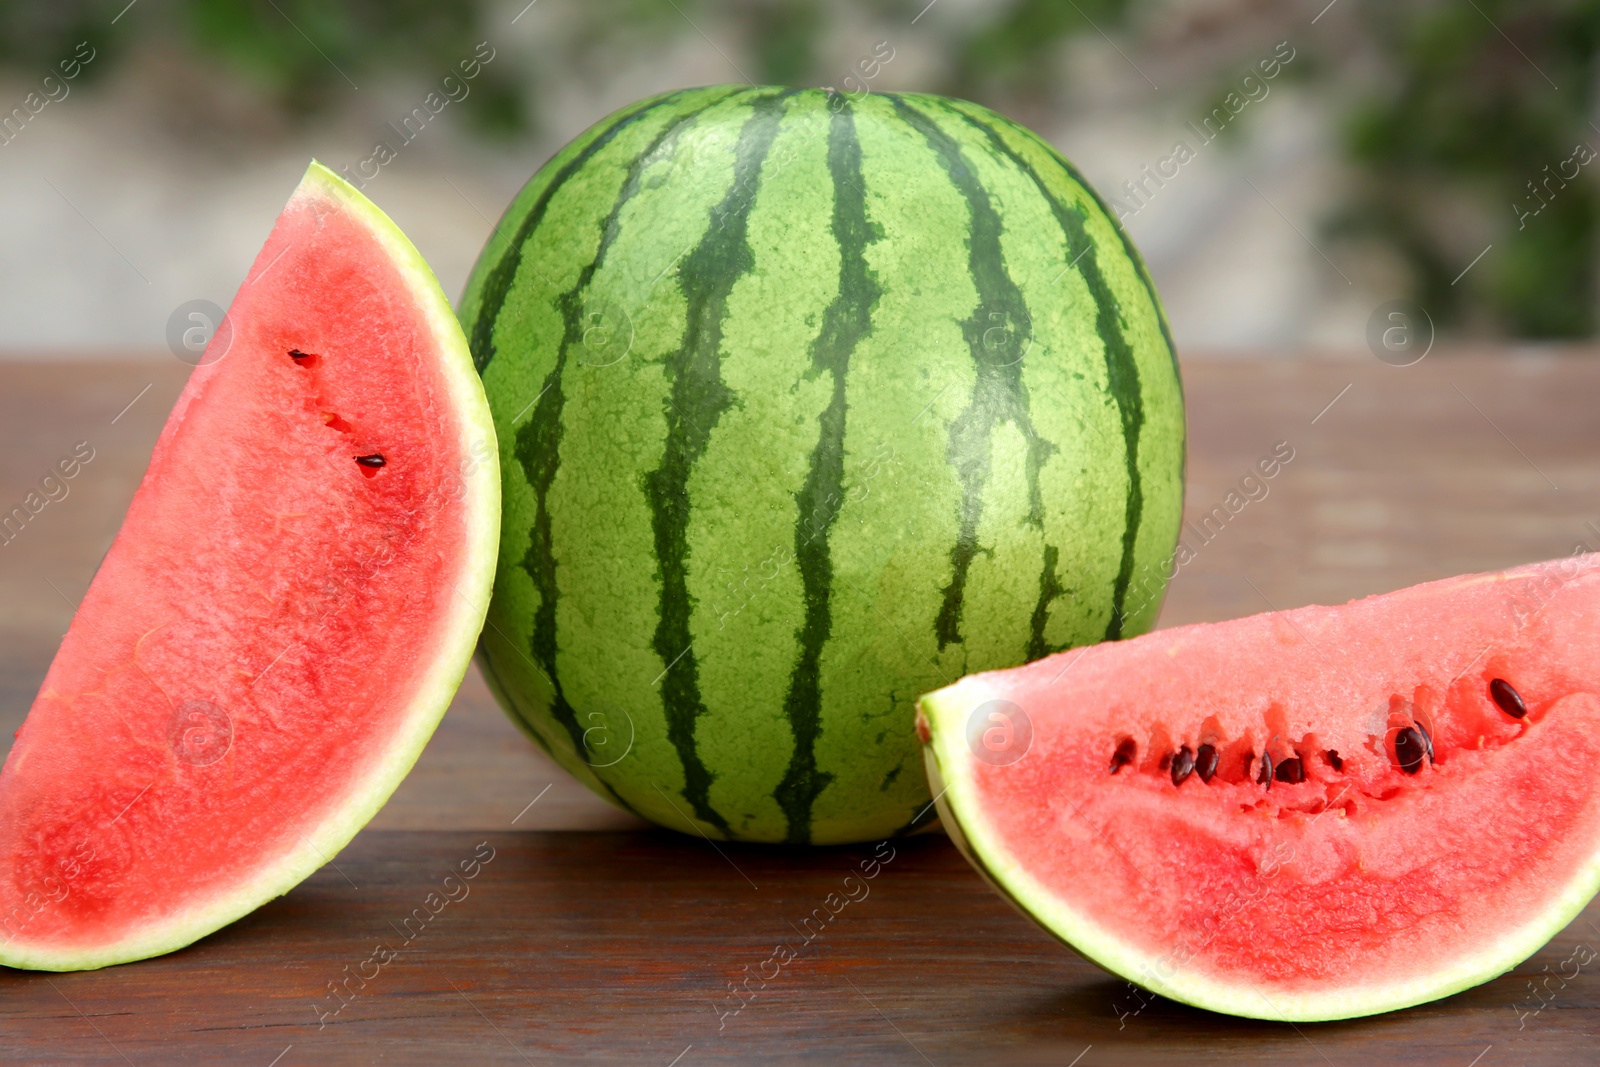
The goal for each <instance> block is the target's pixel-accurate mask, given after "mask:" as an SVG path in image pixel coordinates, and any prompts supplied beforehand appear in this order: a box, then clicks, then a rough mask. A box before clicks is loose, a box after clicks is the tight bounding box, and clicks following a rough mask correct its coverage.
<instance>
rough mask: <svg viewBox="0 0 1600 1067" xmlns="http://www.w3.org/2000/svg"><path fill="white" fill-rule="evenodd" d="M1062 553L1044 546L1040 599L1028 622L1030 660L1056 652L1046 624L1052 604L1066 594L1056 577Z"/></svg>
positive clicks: (1040, 575)
mask: <svg viewBox="0 0 1600 1067" xmlns="http://www.w3.org/2000/svg"><path fill="white" fill-rule="evenodd" d="M1060 558H1061V552H1060V550H1059V549H1057V548H1056V546H1055V545H1045V546H1044V566H1043V568H1042V569H1041V570H1040V572H1039V599H1038V600H1037V601H1035V602H1034V605H1033V617H1032V618H1031V619H1029V620H1028V659H1030V660H1036V659H1043V658H1044V657H1045V656H1048V655H1049V654H1050V653H1052V652H1054V651H1056V650H1055V649H1054V648H1051V647H1050V643H1049V642H1048V641H1046V640H1045V636H1044V627H1045V623H1047V622H1049V621H1050V602H1051V601H1053V600H1055V598H1056V597H1058V596H1060V595H1061V594H1062V593H1064V592H1066V590H1065V589H1064V588H1062V586H1061V579H1060V578H1058V577H1056V562H1057V560H1059V559H1060Z"/></svg>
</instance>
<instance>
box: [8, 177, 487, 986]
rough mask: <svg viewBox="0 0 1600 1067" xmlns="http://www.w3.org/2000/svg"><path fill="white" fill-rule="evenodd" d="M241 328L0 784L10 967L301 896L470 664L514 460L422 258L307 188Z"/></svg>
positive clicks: (98, 578)
mask: <svg viewBox="0 0 1600 1067" xmlns="http://www.w3.org/2000/svg"><path fill="white" fill-rule="evenodd" d="M228 318H229V323H230V325H231V339H230V331H227V330H223V331H219V332H218V335H217V338H216V339H214V340H213V342H212V348H211V349H209V350H208V351H207V353H206V356H205V358H204V359H202V361H201V363H200V365H199V366H198V367H197V368H196V369H195V371H194V372H193V374H192V375H191V376H190V379H189V381H188V384H187V385H186V387H185V388H184V391H183V393H182V395H181V396H180V397H179V399H178V402H177V405H176V407H175V408H174V410H173V412H172V415H171V416H170V418H169V419H168V421H167V424H166V427H165V429H164V430H163V431H162V434H161V437H160V439H159V440H158V441H157V443H156V446H155V450H154V453H153V455H152V457H151V460H150V466H149V469H148V471H147V472H146V474H145V477H144V481H143V483H142V484H141V485H140V487H139V490H138V492H137V494H136V495H135V496H134V498H133V502H132V504H131V505H130V507H129V509H128V514H127V517H126V519H125V520H124V522H123V525H122V529H121V531H120V532H119V533H118V535H117V538H116V540H115V542H114V543H113V545H112V547H111V550H110V552H109V553H108V554H107V555H106V558H105V560H104V562H103V563H102V564H101V566H100V569H99V571H98V573H97V574H96V575H95V577H94V581H93V582H92V583H91V585H90V586H89V590H88V592H87V593H86V594H85V595H84V598H83V602H82V604H81V605H80V607H79V609H78V612H77V614H76V616H75V617H74V619H73V621H72V626H71V628H70V629H69V631H68V632H67V635H66V637H65V638H64V640H63V642H62V645H61V648H60V651H59V652H58V653H57V654H56V658H55V661H54V662H53V663H52V664H51V666H50V670H49V673H48V674H47V675H46V676H45V679H44V683H43V686H42V687H41V689H40V692H39V695H38V697H37V699H36V700H35V702H34V705H33V708H32V709H31V711H30V712H29V714H28V718H27V721H26V722H25V723H24V724H23V726H22V729H21V730H20V731H19V732H18V734H17V739H16V742H15V745H14V746H13V748H12V750H11V754H10V757H9V758H8V759H7V761H6V764H5V767H4V770H3V771H0V963H4V964H6V965H9V966H13V967H30V968H40V969H50V970H72V969H83V968H92V967H101V966H105V965H107V964H113V963H120V962H124V961H127V960H133V959H139V958H142V957H146V956H151V955H156V954H159V953H162V952H167V951H170V950H172V949H175V948H178V947H181V946H183V945H186V944H188V943H190V942H191V941H193V940H195V939H196V938H198V937H201V936H203V935H205V934H207V933H210V932H211V931H213V930H215V929H217V928H218V927H220V926H222V925H224V924H225V923H228V922H230V921H232V920H233V919H236V918H238V917H239V916H241V915H244V914H245V913H247V912H249V911H251V910H252V909H254V908H255V907H257V906H258V905H260V904H261V903H263V902H264V901H266V900H269V899H270V898H272V897H274V896H278V895H280V894H282V893H284V892H286V891H288V890H289V889H290V888H291V887H292V886H294V885H295V884H296V883H298V882H299V881H301V880H302V879H304V878H305V877H306V876H307V875H309V874H310V873H311V872H312V871H314V870H316V869H317V868H318V867H320V866H322V865H323V864H324V863H326V862H327V861H328V859H329V858H330V857H332V856H333V855H334V854H335V853H337V852H338V851H339V850H340V849H341V848H342V847H343V846H344V845H345V844H346V842H348V841H349V839H350V838H351V837H352V836H354V834H355V833H356V831H357V830H359V829H360V828H361V826H363V825H364V824H365V823H366V822H367V820H368V819H370V818H371V817H372V815H373V814H374V813H375V812H376V811H377V810H378V808H379V807H381V806H382V804H383V802H384V801H385V800H386V799H387V798H388V796H389V794H390V793H391V792H392V791H393V790H394V788H395V786H396V785H397V784H398V783H399V781H400V779H401V778H402V777H403V776H404V774H405V772H406V771H407V770H408V769H409V768H410V766H411V765H412V763H413V762H414V761H415V760H416V758H417V756H418V754H419V753H420V752H421V749H422V747H423V745H424V744H425V743H426V741H427V739H428V737H429V736H430V735H431V733H432V731H433V729H434V727H435V725H436V724H437V723H438V721H439V718H440V716H441V715H442V714H443V713H444V710H445V708H446V707H447V706H448V704H449V702H450V699H451V697H452V695H453V694H454V692H455V690H456V687H457V686H458V684H459V683H460V680H461V677H462V674H463V673H464V671H465V669H466V666H467V663H468V661H469V658H470V656H471V653H472V649H473V645H474V642H475V640H476V637H477V633H478V629H479V627H480V626H481V624H482V619H483V613H484V610H485V607H486V605H487V601H488V597H489V592H490V586H491V582H492V577H493V571H494V563H495V552H496V546H497V543H498V542H497V538H498V523H499V475H498V470H497V466H496V454H497V449H496V447H495V441H494V430H493V425H492V423H491V421H490V417H489V412H488V407H487V404H486V402H485V400H484V397H483V392H482V387H481V385H480V383H479V380H478V377H477V375H476V373H475V372H474V370H473V367H472V362H471V359H470V357H469V356H468V353H467V348H466V344H465V340H464V338H463V337H462V334H461V332H460V329H459V327H458V326H457V324H456V320H455V316H454V315H453V314H452V312H451V309H450V306H449V302H448V301H447V300H446V299H445V297H444V294H443V293H442V292H441V291H440V289H439V286H438V283H437V282H436V281H435V279H434V277H433V274H432V273H431V272H430V271H429V269H428V267H427V265H426V264H425V263H424V262H423V260H422V258H421V257H420V256H419V255H418V253H417V252H416V250H415V249H414V248H413V247H412V246H411V244H410V242H409V241H407V240H406V238H405V236H404V235H403V234H402V233H401V232H400V231H399V229H398V228H396V227H395V226H394V224H393V223H392V222H390V221H389V219H388V218H386V217H385V216H384V215H383V213H382V212H380V211H379V210H378V209H377V208H376V207H375V206H373V205H372V204H371V203H370V202H369V201H367V200H366V199H365V198H364V197H362V196H361V195H360V194H359V193H357V192H356V191H355V190H354V189H352V188H351V187H350V186H348V185H347V184H345V183H344V182H343V181H341V180H340V179H339V178H338V177H336V176H335V175H334V174H332V173H331V172H330V171H328V170H327V169H325V168H323V167H322V166H320V165H318V164H312V166H311V169H310V170H309V171H308V172H307V174H306V177H305V179H304V180H303V181H302V183H301V184H300V186H299V188H298V189H297V190H296V191H295V193H294V196H293V198H292V199H291V200H290V201H289V204H288V206H287V207H286V208H285V209H284V212H283V214H282V216H281V217H280V218H279V219H278V222H277V225H276V226H275V227H274V229H273V231H272V234H271V236H270V237H269V238H268V240H267V243H266V246H265V247H264V248H263V249H262V250H261V253H260V255H259V256H258V257H257V259H256V262H255V265H254V267H253V268H252V269H251V271H250V274H249V277H248V278H247V279H246V281H245V283H244V285H243V286H242V287H241V288H240V290H239V292H238V294H237V296H236V298H235V300H234V303H233V306H232V308H231V310H230V311H229V315H228ZM224 345H225V349H224Z"/></svg>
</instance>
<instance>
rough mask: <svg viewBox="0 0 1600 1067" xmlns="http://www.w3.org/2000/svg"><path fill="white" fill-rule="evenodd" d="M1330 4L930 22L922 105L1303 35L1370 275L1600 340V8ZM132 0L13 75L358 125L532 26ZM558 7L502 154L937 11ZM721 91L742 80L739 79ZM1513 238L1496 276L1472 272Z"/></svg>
mask: <svg viewBox="0 0 1600 1067" xmlns="http://www.w3.org/2000/svg"><path fill="white" fill-rule="evenodd" d="M936 2H937V0H936ZM1325 2H1326V0H1307V2H1296V3H1288V2H1281V0H1187V2H1182V3H1177V2H1174V3H1159V2H1150V3H1128V2H1125V0H991V2H983V3H979V2H974V0H943V6H944V7H945V10H944V11H942V12H940V13H939V17H938V19H937V20H933V19H930V20H928V25H925V26H923V27H922V30H923V31H927V30H928V29H929V27H930V26H932V25H934V23H935V22H937V24H938V25H939V26H941V27H943V28H942V29H940V30H939V31H938V32H937V33H934V34H932V36H931V38H930V39H931V40H932V41H933V42H934V44H933V46H932V47H933V54H932V55H931V57H930V58H929V61H928V62H926V63H924V64H923V65H922V66H921V67H920V68H919V71H920V78H919V84H917V85H915V86H914V87H915V88H919V89H927V90H932V91H937V92H944V93H948V94H952V95H957V96H963V97H967V98H971V99H976V100H979V101H981V102H983V103H985V104H987V105H989V106H991V107H994V108H996V109H998V110H1000V111H1003V112H1007V113H1009V114H1012V115H1014V116H1016V117H1018V118H1020V119H1022V120H1023V121H1039V120H1040V117H1041V116H1042V115H1047V114H1049V113H1051V112H1052V111H1059V110H1060V109H1072V108H1077V107H1091V106H1096V101H1099V100H1103V99H1104V95H1105V89H1104V86H1103V85H1100V84H1098V81H1103V78H1099V76H1098V75H1096V74H1095V72H1096V71H1099V70H1102V69H1103V65H1096V64H1091V63H1085V64H1080V63H1078V62H1075V59H1076V57H1080V56H1082V55H1084V54H1085V53H1084V52H1083V51H1082V50H1081V49H1078V48H1076V47H1075V45H1076V44H1078V43H1082V42H1087V43H1088V45H1089V46H1090V47H1092V48H1095V49H1098V50H1099V51H1101V52H1104V51H1105V50H1106V47H1107V46H1109V47H1110V48H1111V49H1114V50H1115V53H1116V54H1120V56H1121V57H1122V58H1123V59H1125V60H1126V61H1127V63H1128V64H1129V65H1130V66H1132V67H1133V68H1134V69H1135V70H1137V71H1139V73H1140V77H1141V78H1142V79H1143V81H1139V80H1133V81H1131V82H1130V84H1131V85H1132V89H1130V90H1128V91H1129V92H1137V93H1146V94H1147V95H1148V96H1149V97H1150V98H1151V100H1152V106H1156V104H1157V103H1161V104H1162V106H1167V107H1173V106H1174V104H1173V101H1174V100H1175V99H1177V100H1180V101H1187V104H1186V106H1187V107H1188V108H1189V109H1190V110H1191V111H1203V109H1205V108H1207V107H1209V106H1211V103H1213V102H1214V100H1215V99H1216V98H1217V97H1218V96H1219V95H1220V93H1222V92H1225V91H1226V89H1227V87H1228V85H1229V83H1230V80H1231V79H1234V78H1236V77H1237V74H1238V72H1239V71H1240V70H1242V69H1248V65H1249V63H1250V62H1251V60H1252V59H1253V58H1254V57H1255V56H1257V55H1259V54H1260V53H1261V51H1262V49H1263V42H1271V41H1275V40H1278V39H1281V38H1291V39H1292V40H1293V41H1294V44H1295V47H1296V49H1297V50H1298V52H1299V54H1300V56H1302V57H1303V59H1301V60H1298V61H1297V62H1296V63H1295V65H1294V66H1293V68H1292V69H1291V70H1290V72H1289V73H1290V77H1291V78H1293V79H1295V80H1296V81H1297V82H1298V83H1299V85H1300V87H1301V89H1302V91H1304V92H1309V93H1314V94H1316V95H1317V97H1318V99H1319V100H1322V101H1324V102H1325V103H1326V105H1327V107H1328V108H1329V109H1330V111H1331V114H1332V115H1333V118H1334V129H1335V131H1336V140H1335V143H1336V145H1337V147H1338V152H1339V154H1340V157H1341V161H1340V162H1341V165H1342V167H1343V168H1344V170H1345V172H1346V177H1345V180H1343V181H1342V182H1341V183H1340V186H1339V188H1340V190H1341V192H1340V193H1339V195H1338V196H1337V197H1335V198H1333V199H1332V200H1331V201H1330V202H1329V203H1328V204H1327V205H1326V210H1325V212H1324V213H1323V216H1322V218H1321V219H1320V224H1321V231H1320V234H1319V238H1320V239H1321V240H1326V241H1327V242H1329V247H1334V248H1341V249H1349V250H1352V252H1353V254H1354V255H1355V256H1356V258H1357V259H1360V257H1361V256H1366V257H1368V258H1374V257H1375V258H1377V259H1379V260H1382V261H1384V262H1387V263H1390V264H1398V273H1399V275H1400V279H1401V280H1400V283H1399V284H1400V285H1401V286H1402V287H1403V288H1406V289H1409V293H1400V294H1395V295H1409V296H1411V297H1412V298H1414V299H1417V300H1419V301H1421V302H1422V303H1423V304H1424V305H1425V306H1426V307H1428V308H1429V309H1430V311H1431V312H1432V313H1433V315H1434V318H1435V320H1436V321H1437V322H1438V324H1439V325H1440V326H1442V327H1445V328H1447V329H1453V330H1454V331H1455V332H1456V333H1457V335H1466V336H1484V337H1517V338H1556V339H1559V338H1580V337H1588V336H1590V335H1592V334H1593V332H1594V330H1595V325H1596V321H1595V310H1594V306H1595V296H1596V283H1597V265H1596V247H1597V224H1600V203H1597V199H1596V190H1595V176H1594V173H1593V172H1596V171H1600V168H1595V167H1589V166H1587V165H1586V161H1584V162H1583V163H1579V162H1577V158H1578V155H1581V153H1579V151H1578V150H1579V148H1580V146H1586V145H1588V144H1590V143H1593V142H1596V141H1597V139H1600V126H1596V125H1595V123H1594V121H1593V117H1594V116H1595V115H1596V105H1597V100H1596V96H1597V91H1600V90H1597V86H1600V78H1597V75H1600V71H1597V69H1596V53H1597V48H1600V0H1437V2H1435V0H1334V4H1333V5H1328V6H1327V7H1326V8H1324V7H1323V5H1324V3H1325ZM124 3H126V0H109V3H107V2H102V0H47V2H22V0H5V2H4V4H3V5H0V66H3V67H6V68H10V69H11V72H13V73H16V74H19V75H21V76H25V77H26V76H31V75H32V72H35V71H40V70H44V69H48V68H49V67H50V66H51V65H52V64H53V63H54V62H55V61H56V60H57V59H58V58H59V57H61V56H64V55H68V54H70V53H71V51H72V48H73V46H74V45H75V44H76V43H77V42H79V41H82V40H88V41H89V42H91V44H92V46H93V47H94V48H95V49H96V50H97V52H98V58H97V60H96V62H95V63H94V64H92V65H90V66H89V67H88V68H86V71H85V77H84V79H83V81H84V83H86V84H87V83H89V82H91V81H96V80H100V81H103V80H105V79H110V78H114V77H115V75H116V72H117V69H118V65H119V64H120V63H122V62H123V61H124V60H125V59H127V57H129V56H132V55H135V54H137V53H138V52H139V51H140V50H141V49H149V48H153V47H154V48H160V49H162V50H164V54H165V55H166V56H168V59H167V60H166V61H167V62H174V61H180V60H173V59H172V58H171V57H172V56H175V55H181V56H187V57H188V58H187V59H183V60H181V61H182V62H188V63H192V64H193V65H194V66H195V67H196V68H203V69H205V70H206V71H207V72H208V77H211V78H214V79H222V80H225V81H231V82H233V83H236V84H237V87H238V89H239V91H241V92H247V93H250V94H253V95H254V96H255V97H258V98H260V99H261V100H263V101H265V102H266V104H267V105H268V106H269V107H270V108H271V109H272V110H273V111H274V112H275V113H276V114H277V115H278V116H280V117H281V119H282V121H283V123H285V124H286V125H288V126H289V127H293V126H294V125H295V124H297V123H305V122H310V121H315V119H316V118H317V116H318V115H319V114H320V113H321V112H323V111H325V110H326V109H328V108H333V107H338V106H340V101H342V100H344V99H345V98H346V95H347V94H346V90H347V89H348V88H349V86H347V85H346V84H345V82H347V81H349V82H350V83H351V84H354V83H355V82H357V81H363V80H365V79H368V78H372V77H375V76H382V75H385V74H387V73H393V72H404V71H408V70H415V69H419V68H421V69H428V70H441V69H448V68H449V67H450V66H451V64H452V63H454V61H456V60H457V59H458V58H459V57H461V56H463V55H466V54H468V53H469V52H470V50H471V48H472V45H473V44H474V43H475V42H476V41H479V40H482V39H484V38H485V37H486V36H492V34H493V32H497V28H502V29H503V28H504V26H505V25H506V23H507V21H508V20H509V19H510V18H512V17H513V16H516V15H517V10H518V9H519V8H521V6H522V0H516V2H513V3H502V2H499V0H455V2H448V0H136V3H137V7H136V8H134V9H132V11H131V12H125V15H124V16H123V17H118V18H117V21H116V22H115V24H113V23H112V22H111V17H112V16H113V15H115V14H116V12H117V10H118V9H119V8H122V6H123V4H124ZM538 3H539V4H540V5H541V8H542V9H544V11H542V12H541V13H544V12H545V11H547V10H548V8H550V7H553V6H558V5H560V6H561V7H562V9H563V10H562V16H561V20H562V26H563V31H562V32H563V34H564V37H563V40H562V43H561V49H560V56H559V60H557V59H554V58H551V59H548V60H547V61H546V62H542V63H529V62H521V63H518V62H501V63H496V64H493V65H491V66H489V67H487V68H485V71H484V74H483V76H482V78H481V79H480V80H479V81H478V83H477V84H476V85H475V91H474V93H473V96H472V98H471V99H470V101H469V102H467V103H466V104H465V105H464V108H465V111H466V114H467V115H468V116H470V121H471V123H472V126H473V128H474V129H476V130H477V131H478V132H479V133H481V135H482V136H483V137H484V138H490V139H493V138H502V139H504V138H519V137H527V136H529V135H531V134H536V133H537V132H538V122H539V118H538V117H539V114H540V108H539V103H540V100H541V99H542V98H543V96H544V95H545V94H549V93H551V92H553V91H555V90H556V89H557V88H558V86H559V81H560V79H563V78H588V79H593V78H600V77H605V76H606V74H605V72H606V71H608V70H610V71H616V70H619V69H625V68H626V67H627V66H628V65H629V64H631V63H634V62H637V61H640V60H641V59H643V58H644V57H648V56H650V55H652V54H657V53H660V52H662V51H663V50H669V49H671V48H673V47H675V44H676V43H677V42H680V41H681V40H684V39H688V38H692V37H694V36H695V35H704V31H705V30H706V29H708V28H709V29H712V30H713V31H714V33H715V35H716V37H717V38H718V39H719V40H722V41H729V40H732V41H734V42H736V45H735V48H736V51H735V52H734V55H733V57H732V58H730V62H733V61H734V60H737V61H738V64H739V69H740V70H741V71H743V72H744V73H746V74H747V75H748V76H749V77H750V78H752V79H753V80H756V81H761V82H773V83H786V84H802V85H804V84H810V85H818V84H834V83H835V82H837V81H838V80H839V78H840V76H841V74H847V73H848V70H847V69H846V70H839V69H831V68H830V65H829V63H828V62H827V60H826V58H825V57H826V56H828V55H832V54H834V51H836V50H833V51H830V46H829V42H830V41H832V40H833V39H835V38H837V37H838V35H839V34H840V33H841V32H843V31H842V30H841V26H845V25H847V24H848V25H849V26H853V27H861V26H867V27H871V26H873V25H889V24H894V25H901V26H905V25H908V24H910V23H912V21H913V20H916V19H919V18H920V13H923V12H924V9H925V7H926V4H927V0H856V2H854V3H850V4H845V3H843V2H837V3H830V2H810V0H588V2H585V3H582V4H575V3H571V2H570V0H538ZM1335 5H1337V6H1335ZM1319 9H1321V11H1320V13H1319ZM706 39H707V40H709V39H710V37H709V36H708V37H707V38H706ZM1124 73H1126V72H1124ZM1151 76H1153V77H1154V80H1152V77H1151ZM713 77H714V79H715V80H727V75H726V71H722V72H716V73H714V74H713ZM1144 82H1149V83H1150V84H1149V85H1145V84H1144ZM1157 82H1159V83H1160V87H1161V88H1160V92H1159V93H1156V92H1155V91H1154V90H1153V87H1154V85H1155V84H1156V83H1157ZM876 87H879V88H882V87H885V86H876ZM894 87H897V88H909V87H912V86H905V85H896V86H894ZM1157 97H1159V98H1160V101H1157V100H1156V98H1157ZM214 132H215V131H208V130H206V129H204V128H200V129H196V130H193V131H191V135H192V136H195V137H198V138H205V137H207V136H211V135H212V133H214ZM1107 191H1108V192H1111V190H1107ZM1487 242H1492V243H1493V246H1494V247H1495V248H1496V249H1498V252H1497V253H1496V255H1495V256H1493V257H1492V258H1491V259H1488V260H1486V261H1485V262H1484V263H1483V264H1482V266H1481V267H1479V268H1478V269H1476V270H1473V271H1472V272H1471V273H1470V274H1469V275H1467V276H1465V277H1461V275H1462V268H1463V266H1464V265H1465V264H1466V262H1467V260H1468V259H1470V257H1471V256H1472V255H1473V254H1474V253H1475V252H1476V251H1477V249H1479V248H1482V247H1483V246H1484V244H1485V243H1487ZM1319 243H1320V241H1319ZM1458 277H1459V278H1460V280H1459V281H1458V280H1457V279H1458Z"/></svg>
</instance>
